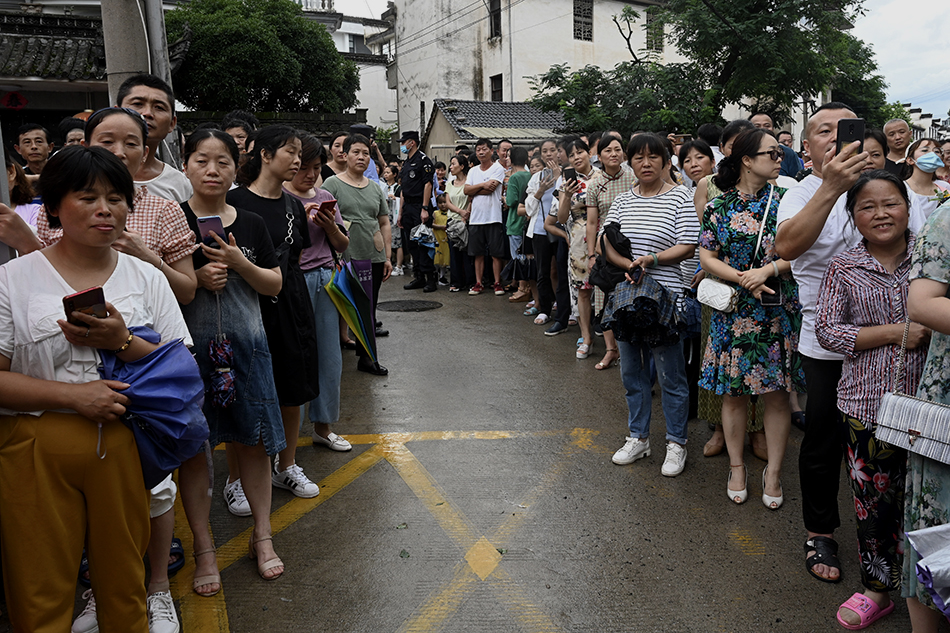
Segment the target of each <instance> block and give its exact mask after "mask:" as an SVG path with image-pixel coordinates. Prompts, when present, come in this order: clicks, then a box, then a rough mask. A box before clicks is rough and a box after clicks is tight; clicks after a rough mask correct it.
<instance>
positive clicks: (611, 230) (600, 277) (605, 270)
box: [588, 222, 633, 294]
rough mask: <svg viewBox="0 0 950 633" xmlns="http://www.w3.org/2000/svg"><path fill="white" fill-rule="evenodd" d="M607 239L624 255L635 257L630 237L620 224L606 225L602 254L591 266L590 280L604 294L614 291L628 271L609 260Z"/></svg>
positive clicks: (601, 241) (601, 239)
mask: <svg viewBox="0 0 950 633" xmlns="http://www.w3.org/2000/svg"><path fill="white" fill-rule="evenodd" d="M605 240H609V241H610V245H611V246H613V248H614V250H615V251H617V253H618V254H619V255H621V256H622V257H626V258H628V259H633V256H632V251H631V246H630V239H629V238H628V237H627V236H626V235H624V234H623V233H621V232H620V225H619V224H617V223H616V222H611V223H610V224H608V225H607V226H605V227H604V232H603V233H602V234H601V236H600V255H598V256H597V259H596V260H595V261H594V265H593V266H591V268H590V273H589V275H588V280H589V281H590V283H591V284H592V285H594V286H597V287H598V288H600V289H601V290H603V291H604V294H608V293H611V292H613V290H614V288H616V287H617V284H619V283H620V282H622V281H624V280H625V279H626V278H627V271H626V270H624V269H623V268H620V267H618V266H614V265H613V264H611V263H610V262H608V261H607V255H606V253H607V248H606V246H605V244H604V242H605Z"/></svg>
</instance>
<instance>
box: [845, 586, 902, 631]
mask: <svg viewBox="0 0 950 633" xmlns="http://www.w3.org/2000/svg"><path fill="white" fill-rule="evenodd" d="M841 607H844V608H845V609H851V610H852V611H854V612H855V613H857V614H858V616H859V617H860V618H861V622H860V623H858V624H848V623H847V622H845V621H844V620H843V619H841V613H840V611H841ZM841 607H838V611H839V613H838V614H837V615H836V616H835V617H836V618H837V620H838V624H840V625H841V626H843V627H844V628H846V629H848V630H849V631H859V630H861V629H865V628H867V627H869V626H871V625H872V624H874V623H875V622H877V621H878V620H880V619H881V618H883V617H884V616H886V615H889V614H890V613H891V611H893V610H894V601H893V600H891V603H890V604H889V605H887V606H886V607H884V608H883V609H882V608H881V607H879V606H878V604H877V603H876V602H874V601H873V600H871V599H870V598H868V597H867V596H865V595H864V594H862V593H856V594H854V595H853V596H851V597H850V598H848V599H847V600H846V601H845V602H844V603H843V604H842V605H841Z"/></svg>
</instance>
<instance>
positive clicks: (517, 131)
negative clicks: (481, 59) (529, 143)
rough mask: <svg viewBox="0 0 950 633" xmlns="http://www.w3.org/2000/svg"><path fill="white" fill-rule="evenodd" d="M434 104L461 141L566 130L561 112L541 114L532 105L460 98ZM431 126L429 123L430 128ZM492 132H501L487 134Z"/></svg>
mask: <svg viewBox="0 0 950 633" xmlns="http://www.w3.org/2000/svg"><path fill="white" fill-rule="evenodd" d="M433 103H434V104H435V107H436V108H437V109H438V110H439V111H440V112H441V113H442V115H443V116H444V117H445V119H446V120H447V121H448V122H449V125H451V126H452V128H453V129H454V130H455V131H456V133H458V136H459V138H460V139H470V140H471V139H476V138H479V137H480V136H488V137H495V136H507V137H509V138H512V139H514V138H539V137H542V136H549V135H550V133H551V132H554V131H557V130H560V129H562V128H563V127H564V119H563V118H562V117H561V115H560V113H556V112H542V111H541V110H539V109H538V108H536V107H534V106H533V105H531V104H530V103H519V102H510V101H463V100H460V99H436V100H435V101H434V102H433ZM433 114H434V112H433ZM431 127H432V121H431V120H430V122H429V125H428V128H430V129H431ZM490 131H494V132H498V133H497V134H491V133H488V132H490ZM426 135H427V136H428V129H427V130H426Z"/></svg>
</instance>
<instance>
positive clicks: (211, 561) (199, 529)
mask: <svg viewBox="0 0 950 633" xmlns="http://www.w3.org/2000/svg"><path fill="white" fill-rule="evenodd" d="M233 453H234V451H230V452H229V457H230V455H232V454H233ZM234 460H235V462H236V461H237V458H236V457H234ZM178 482H179V484H180V489H181V504H182V506H183V507H184V508H185V516H186V517H187V518H188V525H189V526H190V527H191V533H192V535H193V537H194V551H195V553H196V554H197V553H203V552H208V551H209V550H210V551H214V540H213V539H212V538H211V531H210V530H209V529H208V523H209V517H210V516H211V495H209V494H208V486H209V485H210V481H209V479H208V462H207V458H206V457H205V454H204V451H202V452H200V453H198V454H197V455H195V456H194V457H192V458H191V459H189V460H188V461H186V462H185V463H184V464H182V465H181V468H180V469H179V470H178ZM217 574H218V562H217V559H216V558H215V557H214V556H196V557H195V577H196V578H197V577H199V576H213V575H217ZM220 588H221V584H220V583H211V584H207V585H199V586H197V587H195V591H196V592H197V593H199V594H211V593H214V592H215V591H217V590H219V589H220Z"/></svg>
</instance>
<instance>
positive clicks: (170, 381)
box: [99, 326, 208, 489]
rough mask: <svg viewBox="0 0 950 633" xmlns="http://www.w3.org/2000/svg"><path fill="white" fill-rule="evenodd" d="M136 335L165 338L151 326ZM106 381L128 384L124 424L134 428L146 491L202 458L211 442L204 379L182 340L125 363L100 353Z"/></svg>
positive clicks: (135, 331) (136, 329)
mask: <svg viewBox="0 0 950 633" xmlns="http://www.w3.org/2000/svg"><path fill="white" fill-rule="evenodd" d="M130 329H131V331H132V333H133V334H135V335H136V336H138V337H139V338H142V339H144V340H146V341H148V342H150V343H159V342H161V336H160V335H159V334H158V333H156V332H154V331H153V330H151V329H149V328H147V327H140V326H133V327H132V328H130ZM99 355H100V357H101V358H102V364H101V365H100V367H99V374H100V375H101V376H102V379H103V380H118V381H120V382H124V383H126V384H128V385H129V387H128V388H127V389H124V390H123V391H122V394H123V395H125V396H127V397H128V398H129V401H130V402H129V406H127V407H126V411H125V414H124V415H123V416H122V422H123V423H124V424H125V425H126V426H127V427H129V428H130V429H132V433H133V435H134V436H135V444H136V446H137V447H138V451H139V458H140V460H141V462H142V475H143V477H144V479H145V487H146V488H149V489H151V488H153V487H155V486H156V485H157V484H158V483H159V482H160V481H162V480H163V479H164V478H165V477H166V476H168V474H169V473H171V472H172V471H173V470H175V469H176V468H178V467H179V466H181V464H182V462H183V461H185V460H187V459H191V458H192V457H194V456H195V455H197V454H198V451H199V449H200V448H201V445H202V444H204V443H205V442H206V440H207V439H208V421H207V420H206V419H205V416H204V413H202V411H201V407H202V405H203V404H204V381H202V380H201V372H200V371H199V370H198V363H196V362H195V357H194V356H192V355H191V352H190V351H188V348H187V347H185V345H184V343H183V342H182V341H181V339H179V340H177V341H172V342H170V343H166V344H164V345H162V346H161V347H159V348H157V349H155V350H153V351H152V352H149V353H148V354H146V355H145V356H143V357H142V358H140V359H138V360H136V361H132V362H128V363H125V362H123V361H121V360H120V359H119V358H117V357H116V355H115V354H113V353H112V352H107V351H104V350H100V351H99Z"/></svg>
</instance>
